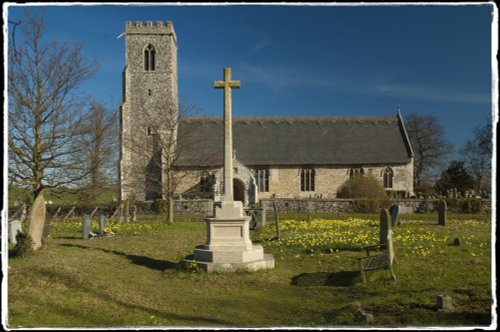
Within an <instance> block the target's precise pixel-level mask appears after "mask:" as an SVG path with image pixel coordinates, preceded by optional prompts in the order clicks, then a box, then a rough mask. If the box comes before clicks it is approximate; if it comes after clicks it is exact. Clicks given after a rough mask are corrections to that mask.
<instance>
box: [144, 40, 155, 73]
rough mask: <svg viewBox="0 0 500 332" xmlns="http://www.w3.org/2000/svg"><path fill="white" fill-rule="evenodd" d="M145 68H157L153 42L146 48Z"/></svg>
mask: <svg viewBox="0 0 500 332" xmlns="http://www.w3.org/2000/svg"><path fill="white" fill-rule="evenodd" d="M144 70H146V71H153V70H155V48H154V46H153V45H151V44H148V46H147V47H146V49H145V50H144Z"/></svg>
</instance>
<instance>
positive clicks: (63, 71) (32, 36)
mask: <svg viewBox="0 0 500 332" xmlns="http://www.w3.org/2000/svg"><path fill="white" fill-rule="evenodd" d="M20 28H21V33H22V43H21V45H19V43H18V42H19V40H18V42H17V45H16V48H12V47H9V68H8V95H9V100H8V146H9V151H8V152H9V164H8V165H9V181H10V182H11V184H12V185H16V186H25V187H26V186H29V187H31V189H32V191H33V195H34V197H38V196H40V195H42V194H43V191H44V189H45V188H54V187H58V186H63V185H68V184H71V183H74V182H75V181H78V180H81V179H82V178H83V177H84V176H85V175H86V172H85V169H84V168H83V167H82V164H81V160H80V158H79V157H80V155H79V153H80V152H81V149H80V148H79V147H78V146H75V144H74V137H75V136H76V135H78V124H79V122H80V121H81V119H82V118H83V115H84V114H83V105H84V102H85V100H84V99H83V98H82V96H80V95H78V94H77V89H78V87H79V86H80V85H81V83H82V82H83V81H85V80H86V79H88V78H90V77H92V76H93V74H94V73H95V72H96V70H97V64H96V63H95V62H92V63H89V61H88V60H87V59H86V58H85V57H84V56H83V55H82V47H81V46H80V45H70V44H69V43H67V42H58V41H57V40H54V41H52V42H49V43H45V42H44V34H45V32H46V24H45V21H44V15H43V13H42V14H40V15H37V14H33V13H31V12H29V11H28V10H25V12H24V15H23V17H22V24H20ZM30 222H33V221H30ZM37 227H38V228H39V227H43V220H42V221H41V224H40V225H38V226H37ZM37 227H35V228H37Z"/></svg>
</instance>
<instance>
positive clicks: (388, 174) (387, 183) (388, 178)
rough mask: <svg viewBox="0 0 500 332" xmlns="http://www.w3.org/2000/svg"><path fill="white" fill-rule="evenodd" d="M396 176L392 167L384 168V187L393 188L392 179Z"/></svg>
mask: <svg viewBox="0 0 500 332" xmlns="http://www.w3.org/2000/svg"><path fill="white" fill-rule="evenodd" d="M393 178H394V172H393V171H392V168H390V167H386V168H385V170H384V188H392V180H393Z"/></svg>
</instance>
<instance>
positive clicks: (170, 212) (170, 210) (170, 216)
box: [167, 195, 174, 223]
mask: <svg viewBox="0 0 500 332" xmlns="http://www.w3.org/2000/svg"><path fill="white" fill-rule="evenodd" d="M167 222H168V223H173V222H174V198H173V196H172V195H169V196H168V198H167Z"/></svg>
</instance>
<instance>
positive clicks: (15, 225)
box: [9, 219, 23, 244]
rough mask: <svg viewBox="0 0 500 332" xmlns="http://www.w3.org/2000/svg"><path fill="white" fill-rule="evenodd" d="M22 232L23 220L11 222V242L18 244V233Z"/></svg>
mask: <svg viewBox="0 0 500 332" xmlns="http://www.w3.org/2000/svg"><path fill="white" fill-rule="evenodd" d="M22 231H23V226H22V223H21V220H18V219H14V220H12V221H9V242H10V243H14V244H16V243H17V240H16V236H17V233H22Z"/></svg>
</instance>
